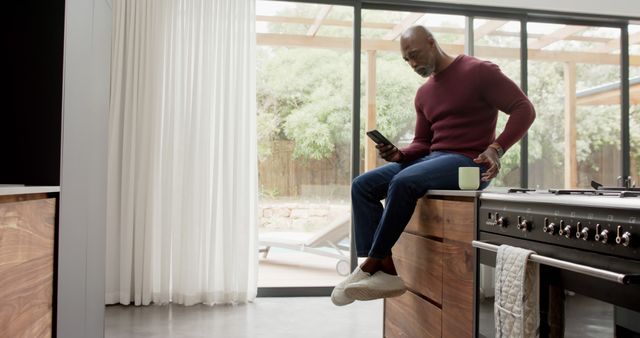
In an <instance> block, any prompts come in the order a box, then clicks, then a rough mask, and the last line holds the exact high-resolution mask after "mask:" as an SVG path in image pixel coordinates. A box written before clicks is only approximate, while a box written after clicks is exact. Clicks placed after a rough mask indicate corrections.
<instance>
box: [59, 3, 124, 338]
mask: <svg viewBox="0 0 640 338" xmlns="http://www.w3.org/2000/svg"><path fill="white" fill-rule="evenodd" d="M64 49H65V51H64V93H63V137H62V172H61V192H60V219H59V248H58V250H59V251H58V307H57V310H58V321H57V325H58V327H57V335H58V337H61V338H94V337H104V281H105V239H104V238H105V215H106V168H107V161H106V159H107V114H108V103H109V63H110V57H111V5H110V3H109V2H107V1H105V0H66V10H65V42H64Z"/></svg>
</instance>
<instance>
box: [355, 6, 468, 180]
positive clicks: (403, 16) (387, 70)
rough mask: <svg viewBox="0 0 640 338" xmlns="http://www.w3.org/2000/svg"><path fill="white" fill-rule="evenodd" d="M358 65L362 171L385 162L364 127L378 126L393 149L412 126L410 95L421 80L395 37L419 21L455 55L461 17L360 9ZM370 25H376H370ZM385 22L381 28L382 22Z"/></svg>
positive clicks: (401, 143)
mask: <svg viewBox="0 0 640 338" xmlns="http://www.w3.org/2000/svg"><path fill="white" fill-rule="evenodd" d="M362 18H363V28H362V56H361V57H362V63H361V70H362V71H361V74H362V78H361V84H362V87H361V88H362V98H361V100H362V101H361V102H362V103H361V107H362V110H361V121H362V132H361V134H360V135H361V139H360V142H361V143H360V144H361V145H362V152H361V159H362V162H361V163H362V165H361V166H360V168H361V170H362V171H367V170H370V169H373V168H375V167H378V166H381V165H383V164H385V163H386V161H384V160H383V159H381V158H379V157H378V156H377V151H376V149H375V145H374V143H373V142H372V141H370V140H369V138H366V137H365V136H364V135H365V133H364V132H365V130H371V129H378V130H379V131H380V132H382V134H384V135H385V136H386V137H387V138H388V139H389V140H390V141H391V142H393V143H394V144H395V145H397V146H398V147H400V148H401V147H404V146H406V145H408V144H409V143H411V141H412V140H413V134H414V130H415V122H416V111H415V106H414V98H415V94H416V91H417V90H418V88H419V87H420V86H421V85H422V84H423V83H424V82H425V81H426V79H423V78H422V77H420V76H419V75H418V74H416V73H415V72H414V71H413V70H412V69H411V67H410V66H409V65H408V64H407V63H406V62H405V61H404V60H403V59H402V54H401V52H400V35H401V33H402V32H403V31H404V30H405V29H406V28H408V27H410V26H412V25H424V26H425V27H427V28H428V29H429V30H430V31H431V32H432V33H433V35H434V37H435V38H436V40H437V41H438V43H439V44H440V46H441V47H442V49H443V50H444V51H445V52H446V53H448V54H449V55H452V56H454V57H455V56H456V55H458V54H461V53H462V52H463V51H464V28H465V17H464V16H459V15H443V14H432V13H422V12H420V13H413V12H403V11H388V10H387V11H381V10H363V11H362ZM372 23H377V26H375V27H374V26H373V25H372ZM383 24H384V25H386V26H383Z"/></svg>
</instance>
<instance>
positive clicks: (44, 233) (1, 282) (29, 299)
mask: <svg viewBox="0 0 640 338" xmlns="http://www.w3.org/2000/svg"><path fill="white" fill-rule="evenodd" d="M55 213H56V198H55V196H52V194H27V195H0V337H29V338H32V337H51V336H52V326H53V318H54V315H53V298H54V256H55V255H54V249H55V248H54V240H55Z"/></svg>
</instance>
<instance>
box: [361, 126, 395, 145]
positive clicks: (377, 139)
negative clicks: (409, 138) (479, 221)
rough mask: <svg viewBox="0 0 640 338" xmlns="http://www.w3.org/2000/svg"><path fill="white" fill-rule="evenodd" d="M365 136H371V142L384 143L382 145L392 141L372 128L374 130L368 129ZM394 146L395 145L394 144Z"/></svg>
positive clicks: (389, 143)
mask: <svg viewBox="0 0 640 338" xmlns="http://www.w3.org/2000/svg"><path fill="white" fill-rule="evenodd" d="M367 136H369V138H371V139H372V140H373V142H375V143H377V144H384V145H387V144H388V145H392V146H393V143H391V141H389V140H388V139H387V138H386V137H384V135H382V134H381V133H380V132H379V131H378V130H376V129H374V130H369V131H368V132H367ZM394 147H395V146H394Z"/></svg>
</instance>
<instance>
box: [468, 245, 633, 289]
mask: <svg viewBox="0 0 640 338" xmlns="http://www.w3.org/2000/svg"><path fill="white" fill-rule="evenodd" d="M471 245H473V247H475V248H478V249H482V250H488V251H493V252H498V247H499V246H498V245H495V244H491V243H487V242H484V241H471ZM529 260H530V261H532V262H536V263H540V264H544V265H549V266H553V267H556V268H559V269H563V270H569V271H573V272H577V273H581V274H584V275H587V276H592V277H596V278H601V279H605V280H608V281H612V282H616V283H620V284H640V274H624V273H617V272H612V271H608V270H602V269H597V268H594V267H590V266H586V265H582V264H576V263H572V262H567V261H563V260H559V259H555V258H550V257H546V256H540V255H537V254H532V255H531V256H529Z"/></svg>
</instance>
